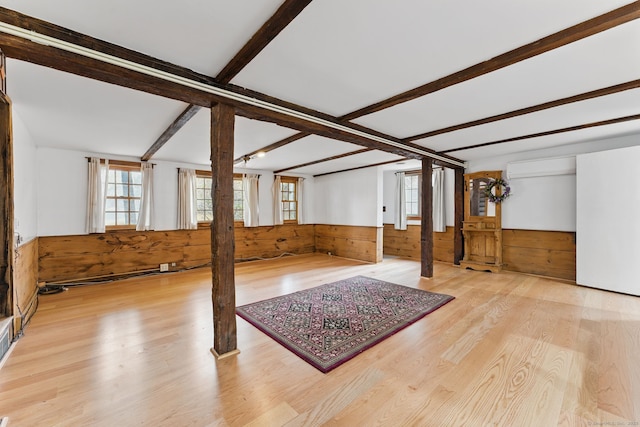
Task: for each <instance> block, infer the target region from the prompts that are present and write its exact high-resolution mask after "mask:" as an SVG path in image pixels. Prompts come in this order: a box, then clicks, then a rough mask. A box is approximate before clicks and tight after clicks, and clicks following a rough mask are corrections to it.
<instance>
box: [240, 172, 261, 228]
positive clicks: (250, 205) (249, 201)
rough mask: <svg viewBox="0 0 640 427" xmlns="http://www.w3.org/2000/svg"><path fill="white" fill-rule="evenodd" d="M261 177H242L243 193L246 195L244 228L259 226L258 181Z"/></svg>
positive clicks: (249, 175)
mask: <svg viewBox="0 0 640 427" xmlns="http://www.w3.org/2000/svg"><path fill="white" fill-rule="evenodd" d="M259 179H260V175H256V174H245V175H243V176H242V192H243V193H244V205H243V210H242V211H243V214H244V226H245V227H257V226H258V225H259V219H258V216H259V211H258V180H259Z"/></svg>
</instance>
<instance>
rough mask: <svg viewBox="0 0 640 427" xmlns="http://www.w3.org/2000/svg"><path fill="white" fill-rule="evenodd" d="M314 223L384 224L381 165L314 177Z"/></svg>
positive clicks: (373, 225) (380, 225) (375, 225)
mask: <svg viewBox="0 0 640 427" xmlns="http://www.w3.org/2000/svg"><path fill="white" fill-rule="evenodd" d="M314 184H315V223H317V224H330V225H359V226H369V227H382V191H383V188H382V169H381V168H379V167H374V168H366V169H359V170H355V171H350V172H342V173H336V174H331V175H325V176H321V177H317V178H315V179H314Z"/></svg>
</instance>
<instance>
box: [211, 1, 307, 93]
mask: <svg viewBox="0 0 640 427" xmlns="http://www.w3.org/2000/svg"><path fill="white" fill-rule="evenodd" d="M309 3H311V0H285V1H284V3H282V5H280V7H279V8H278V10H276V12H275V13H274V14H273V16H271V17H270V18H269V19H268V20H267V21H266V22H265V23H264V24H263V25H262V27H260V29H259V30H258V31H256V33H255V34H254V35H253V36H252V37H251V39H249V41H248V42H247V43H246V44H245V45H244V46H243V47H242V49H240V50H239V51H238V53H237V54H236V56H234V57H233V59H232V60H231V61H229V63H228V64H227V65H226V66H225V67H224V68H223V69H222V71H220V72H219V73H218V75H217V76H216V80H217V81H218V82H220V83H222V84H227V83H229V82H230V81H231V80H232V79H233V78H234V77H235V76H237V75H238V73H239V72H240V71H242V69H243V68H244V67H246V66H247V64H249V62H251V60H252V59H253V58H255V57H256V56H257V55H258V54H259V53H260V52H261V51H262V49H264V48H265V47H267V45H268V44H269V43H270V42H271V40H273V39H274V38H276V36H277V35H278V34H280V32H282V30H284V29H285V28H286V27H287V25H289V24H290V23H291V22H292V21H293V20H294V19H295V18H296V17H297V16H298V15H299V14H300V12H302V11H303V10H304V8H305V7H307V6H308V5H309Z"/></svg>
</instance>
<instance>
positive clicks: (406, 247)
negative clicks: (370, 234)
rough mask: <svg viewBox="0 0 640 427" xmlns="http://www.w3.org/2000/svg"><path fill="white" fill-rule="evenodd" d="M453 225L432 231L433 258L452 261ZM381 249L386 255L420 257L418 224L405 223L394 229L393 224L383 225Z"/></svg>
mask: <svg viewBox="0 0 640 427" xmlns="http://www.w3.org/2000/svg"><path fill="white" fill-rule="evenodd" d="M453 237H454V236H453V227H447V231H445V232H443V233H438V232H434V233H433V260H434V261H443V262H450V263H453V243H454V242H453ZM383 250H384V253H385V254H386V255H394V256H401V257H405V258H412V259H418V260H419V259H420V226H419V225H407V229H406V230H396V229H395V228H394V227H393V224H385V225H384V234H383Z"/></svg>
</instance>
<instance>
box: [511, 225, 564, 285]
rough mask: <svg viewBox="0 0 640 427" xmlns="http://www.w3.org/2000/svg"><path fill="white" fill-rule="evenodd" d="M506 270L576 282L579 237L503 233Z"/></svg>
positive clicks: (514, 232)
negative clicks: (577, 241) (577, 239)
mask: <svg viewBox="0 0 640 427" xmlns="http://www.w3.org/2000/svg"><path fill="white" fill-rule="evenodd" d="M502 241H503V268H504V269H505V270H510V271H517V272H520V273H529V274H538V275H541V276H549V277H555V278H559V279H566V280H576V233H575V232H568V231H537V230H512V229H510V230H506V229H505V230H502Z"/></svg>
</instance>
